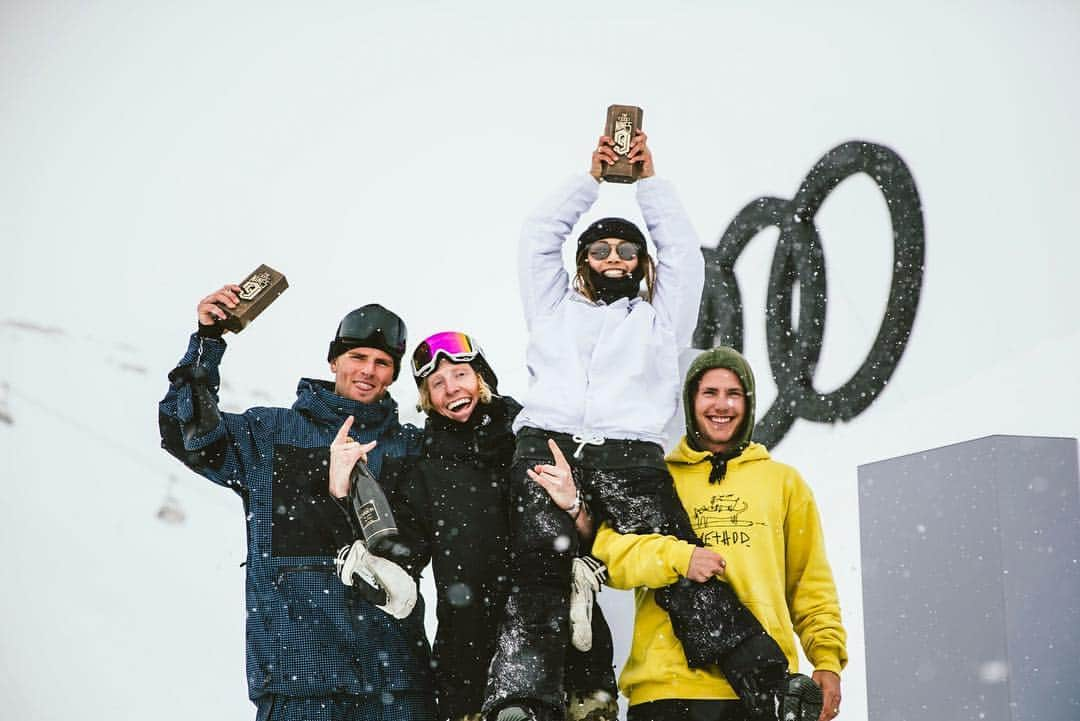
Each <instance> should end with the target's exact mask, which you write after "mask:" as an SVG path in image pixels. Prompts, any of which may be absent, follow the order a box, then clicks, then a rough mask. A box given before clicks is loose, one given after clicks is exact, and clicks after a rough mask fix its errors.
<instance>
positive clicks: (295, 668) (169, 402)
mask: <svg viewBox="0 0 1080 721" xmlns="http://www.w3.org/2000/svg"><path fill="white" fill-rule="evenodd" d="M224 352H225V343H224V341H222V340H220V339H213V338H203V337H200V336H199V335H198V334H196V335H193V336H192V337H191V342H190V344H189V346H188V350H187V353H186V354H185V355H184V357H183V359H182V360H181V361H180V364H179V366H178V367H177V369H176V370H174V371H173V372H172V373H171V374H170V379H171V380H172V385H171V387H170V388H169V392H168V394H167V395H166V396H165V398H164V400H162V402H161V404H160V406H159V425H160V429H161V439H162V446H163V447H164V448H165V449H166V450H167V451H168V452H169V453H171V454H173V455H174V456H176V457H177V458H178V459H180V460H181V461H182V462H183V463H184V464H185V465H187V466H188V467H189V468H191V469H192V470H194V471H196V472H197V473H200V474H201V475H203V476H205V477H206V478H208V479H210V480H211V481H213V482H214V483H217V484H220V485H222V486H225V487H228V488H231V489H232V490H233V491H235V492H236V493H237V494H238V495H239V496H240V497H241V499H242V500H243V503H244V511H245V514H246V516H247V543H248V549H247V551H248V552H247V563H246V574H247V579H246V581H247V583H246V589H247V590H246V598H247V677H248V693H249V696H250V697H251V698H252V700H256V701H257V700H258V699H260V698H262V697H264V696H266V695H267V694H282V695H286V696H290V697H323V696H333V695H341V694H375V695H379V694H382V693H383V692H390V693H398V692H421V693H424V694H426V695H427V697H428V698H429V702H428V706H429V707H430V706H431V701H430V698H431V696H432V694H431V690H432V686H433V683H432V675H431V670H430V668H429V649H428V644H427V640H426V637H425V635H424V627H423V619H424V609H423V604H422V603H418V604H417V607H416V609H415V610H414V611H413V613H412V615H411V616H409V617H408V618H407V619H404V620H402V621H397V620H395V619H394V618H392V617H391V616H389V615H387V614H386V613H384V612H383V611H380V610H379V609H377V608H375V607H374V606H372V605H370V604H369V603H368V602H367V601H365V600H363V599H362V598H360V597H359V595H356V594H354V592H353V591H352V589H351V588H349V587H347V586H345V585H343V584H342V583H341V582H340V581H339V580H338V579H337V577H336V575H335V573H334V563H333V559H334V555H335V552H336V551H337V549H338V548H339V547H341V546H343V545H345V544H346V543H350V542H351V541H352V540H353V537H354V533H353V531H352V530H351V528H350V523H349V521H348V519H347V517H346V515H345V514H344V513H343V512H342V510H341V507H340V506H338V505H337V504H336V503H335V502H334V501H333V499H331V498H330V495H329V493H328V492H327V475H326V473H327V467H328V463H329V457H330V449H329V447H330V443H331V441H332V440H333V438H334V435H335V434H336V433H337V431H338V429H339V428H340V426H341V424H342V423H343V422H344V420H345V418H346V417H347V416H349V415H352V416H354V418H355V422H354V424H353V426H352V429H351V431H350V435H351V436H352V437H353V438H354V439H355V440H357V441H358V442H360V443H365V442H367V441H371V440H377V441H378V445H376V446H375V448H374V450H372V451H371V452H370V453H369V454H368V464H369V466H370V467H371V470H372V473H374V474H375V475H376V477H379V478H382V479H386V478H387V477H390V476H394V475H396V474H397V473H400V470H401V466H402V464H403V461H404V459H405V458H407V457H410V456H415V455H417V454H418V453H419V450H420V433H419V430H418V429H416V428H414V427H412V426H407V425H406V426H403V425H401V424H400V423H399V422H398V417H397V404H396V403H395V402H394V400H393V399H392V398H390V397H389V395H387V396H385V397H383V398H382V399H381V400H380V401H379V402H378V403H373V404H365V403H360V402H358V401H353V400H349V399H347V398H342V397H341V396H338V395H336V394H335V393H334V392H333V385H332V384H330V383H328V382H325V381H318V380H310V379H306V378H305V379H302V380H301V381H300V383H299V386H298V388H297V399H296V402H295V403H294V404H293V407H292V408H290V409H286V408H251V409H249V410H247V411H245V412H244V413H221V414H220V420H219V422H218V423H217V424H216V426H214V427H212V429H210V430H209V431H208V432H205V433H204V434H203V435H192V433H193V432H194V429H197V428H199V427H200V426H199V423H198V421H199V420H200V418H199V417H198V416H197V413H198V410H197V409H198V407H199V406H198V404H197V396H196V393H195V388H194V386H193V383H192V382H191V376H192V372H193V371H196V366H198V368H201V369H202V371H205V372H207V373H208V374H209V377H208V381H209V387H210V390H211V391H212V393H213V400H214V401H215V402H216V400H217V389H218V386H219V385H220V376H219V373H218V365H219V364H220V362H221V358H222V356H223V354H224ZM429 710H430V711H431V714H430V715H433V713H434V710H433V709H429ZM427 717H428V716H427V715H425V714H419V715H416V716H413V717H412V718H417V719H420V718H427Z"/></svg>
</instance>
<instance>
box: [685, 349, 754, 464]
mask: <svg viewBox="0 0 1080 721" xmlns="http://www.w3.org/2000/svg"><path fill="white" fill-rule="evenodd" d="M745 419H746V393H745V392H744V391H743V387H742V384H741V383H740V382H739V377H738V376H737V375H735V374H734V373H733V372H732V371H729V370H728V369H727V368H713V369H711V370H708V371H706V372H705V373H704V374H702V376H701V380H700V381H698V387H697V393H695V394H694V425H696V426H697V431H698V440H699V442H700V443H701V446H702V447H703V448H704V449H705V450H707V451H711V452H713V453H722V452H724V451H726V450H728V449H729V448H730V446H731V441H732V438H734V437H735V435H736V433H737V432H738V430H739V427H740V426H741V425H742V423H743V421H744V420H745Z"/></svg>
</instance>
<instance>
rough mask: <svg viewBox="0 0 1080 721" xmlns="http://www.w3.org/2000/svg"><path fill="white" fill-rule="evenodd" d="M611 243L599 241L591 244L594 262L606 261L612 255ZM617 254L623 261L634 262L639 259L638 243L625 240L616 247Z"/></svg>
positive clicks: (590, 249)
mask: <svg viewBox="0 0 1080 721" xmlns="http://www.w3.org/2000/svg"><path fill="white" fill-rule="evenodd" d="M612 247H613V246H612V245H611V243H609V242H607V241H606V240H597V241H595V242H593V243H590V244H589V257H590V258H592V259H593V260H604V259H606V258H607V257H608V256H609V255H611V250H612ZM614 249H615V253H616V254H617V255H618V256H619V257H620V258H621V259H623V260H633V259H634V258H636V257H638V252H639V251H638V246H637V243H634V242H631V241H629V240H624V241H623V242H621V243H619V244H618V245H616V246H614Z"/></svg>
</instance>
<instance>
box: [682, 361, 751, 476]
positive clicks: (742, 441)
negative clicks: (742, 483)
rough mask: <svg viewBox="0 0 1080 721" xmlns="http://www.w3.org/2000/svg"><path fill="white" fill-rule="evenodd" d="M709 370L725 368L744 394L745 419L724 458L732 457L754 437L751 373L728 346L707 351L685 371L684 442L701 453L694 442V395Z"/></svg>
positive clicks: (700, 447) (746, 365) (696, 435)
mask: <svg viewBox="0 0 1080 721" xmlns="http://www.w3.org/2000/svg"><path fill="white" fill-rule="evenodd" d="M713 368H726V369H727V370H729V371H731V372H732V373H734V374H735V375H736V376H737V377H738V378H739V382H740V383H742V387H743V392H744V393H746V418H745V419H743V424H742V426H741V427H740V428H739V430H738V431H737V432H736V435H735V436H733V437H732V439H731V440H732V441H733V443H734V445H732V447H731V451H729V452H728V453H725V454H724V455H726V456H736V455H738V454H739V453H742V451H743V449H744V448H746V447H747V446H748V445H750V439H751V437H752V436H753V435H754V406H755V399H754V392H755V385H754V371H752V370H751V369H750V364H749V363H748V362H747V361H746V358H744V357H743V355H742V353H739V351H737V350H735V349H734V348H729V347H728V346H724V345H722V346H717V347H716V348H713V349H712V350H707V351H705V352H704V353H702V354H701V355H699V356H698V357H697V358H695V359H694V362H693V363H691V364H690V369H689V370H688V371H687V372H686V383H685V384H683V410H685V411H686V440H687V441H688V442H689V443H690V447H691V448H693V449H694V450H697V451H702V450H705V449H704V448H702V446H701V444H700V443H698V436H699V434H698V429H697V421H696V420H695V419H694V396H695V395H696V394H697V389H698V382H699V381H700V380H701V376H703V375H705V372H706V371H710V370H712V369H713Z"/></svg>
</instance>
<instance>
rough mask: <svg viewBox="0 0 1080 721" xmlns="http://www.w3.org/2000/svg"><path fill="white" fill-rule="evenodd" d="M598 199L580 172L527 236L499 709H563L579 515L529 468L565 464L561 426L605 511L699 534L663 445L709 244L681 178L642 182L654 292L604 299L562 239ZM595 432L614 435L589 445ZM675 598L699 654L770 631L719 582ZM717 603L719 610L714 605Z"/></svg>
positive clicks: (491, 689)
mask: <svg viewBox="0 0 1080 721" xmlns="http://www.w3.org/2000/svg"><path fill="white" fill-rule="evenodd" d="M596 197H597V183H596V182H595V181H594V180H593V179H592V178H591V177H584V178H581V179H575V180H574V181H573V182H572V183H568V184H567V185H566V186H564V187H563V188H562V189H560V191H559V192H558V193H557V194H556V195H555V196H554V197H553V199H552V200H550V201H549V202H548V203H546V204H545V205H544V206H542V207H541V209H540V210H539V211H538V212H537V213H536V214H535V215H534V216H532V217H531V218H530V219H529V220H528V221H527V222H526V225H525V228H524V231H523V233H522V242H521V258H520V269H521V279H520V280H521V288H522V298H523V302H524V305H525V316H526V320H527V322H528V325H529V329H530V342H529V351H528V363H529V371H530V379H531V383H532V385H531V387H530V390H529V394H528V396H527V398H526V402H525V408H524V409H523V410H522V412H521V413H520V414H519V415H518V417H517V420H515V422H514V429H515V430H517V431H518V445H517V450H516V452H515V457H514V465H513V469H512V470H511V473H510V478H511V483H512V484H513V485H512V490H513V493H514V498H513V501H512V503H511V509H512V513H513V516H512V520H511V529H512V533H513V537H512V543H513V552H514V566H513V568H512V575H513V578H514V581H515V589H516V590H515V591H514V593H512V594H511V596H510V598H509V600H508V602H507V611H506V616H505V617H504V620H503V626H502V628H501V629H500V641H499V646H498V649H497V651H496V656H495V658H494V659H493V660H492V667H491V674H490V675H489V679H488V689H487V698H486V700H485V704H484V710H485V712H491V711H493V710H496V709H499V708H502V707H505V706H510V705H516V704H526V705H529V706H532V707H534V709H536V710H538V711H540V713H541V714H542V715H553V714H554V715H558V713H559V712H560V711H561V709H562V699H563V694H562V689H563V678H562V663H561V659H562V653H563V652H564V651H563V649H564V648H565V646H566V642H567V639H568V634H569V623H568V620H567V613H568V599H567V589H568V587H569V579H570V567H571V560H572V558H573V556H574V555H575V554H576V552H577V550H578V549H577V542H578V539H577V534H576V533H575V532H574V527H573V522H572V520H571V519H570V517H569V516H568V515H567V514H566V513H565V512H564V511H562V510H561V509H559V508H558V507H557V506H556V505H555V504H554V503H553V502H552V501H551V499H550V498H549V497H548V496H547V494H546V493H544V492H543V489H542V488H539V487H538V486H537V484H536V483H534V482H533V481H532V480H531V479H529V478H528V476H527V475H526V473H525V471H526V469H528V468H529V467H530V466H532V465H533V464H536V463H552V462H553V459H552V458H551V454H550V451H549V450H548V448H547V439H548V438H549V437H550V438H554V439H555V440H556V442H557V443H559V445H560V448H561V449H562V450H563V453H564V454H565V455H566V457H567V458H568V459H569V460H570V462H571V465H572V467H573V469H574V478H575V482H576V483H577V486H578V488H579V489H581V491H582V493H583V494H584V496H585V498H586V499H587V500H588V502H589V503H590V506H591V507H592V509H593V511H594V517H595V518H596V520H597V522H601V521H610V522H611V523H612V524H613V525H614V526H615V528H616V529H618V531H619V532H621V533H625V534H635V533H642V534H648V533H662V534H669V535H672V536H674V537H675V538H678V539H682V540H683V541H684V542H687V543H695V542H697V538H696V536H695V535H694V532H693V529H692V527H691V525H690V520H689V518H688V517H687V516H686V513H685V511H684V510H683V509H682V507H681V506H680V504H679V502H678V498H677V497H676V496H675V491H674V487H673V485H672V481H671V477H670V475H669V474H668V471H667V468H666V466H665V465H664V456H663V449H662V447H661V445H660V443H661V442H662V440H663V436H664V434H663V429H664V426H665V425H666V424H667V423H668V421H669V420H670V419H671V417H672V416H673V415H674V413H675V410H676V408H677V400H678V395H679V368H678V353H679V350H680V349H681V348H683V347H686V346H688V345H689V342H690V338H691V334H692V331H693V328H694V325H695V323H696V315H697V310H698V306H699V303H700V299H701V290H702V286H703V283H704V262H703V260H702V255H701V249H700V247H699V245H698V241H697V236H696V235H695V233H694V231H693V228H692V227H691V225H690V222H689V220H688V219H687V217H686V214H685V212H684V211H683V209H682V206H681V204H680V203H679V201H678V198H677V196H676V195H675V192H674V190H673V189H672V187H671V186H670V185H669V184H668V183H666V182H664V181H661V180H658V179H656V178H649V179H646V180H643V181H639V183H638V185H637V198H638V202H639V204H640V206H641V210H642V215H643V217H644V219H645V223H646V226H647V227H648V230H649V233H650V235H651V236H652V238H653V242H654V243H655V244H656V247H657V271H656V284H655V292H654V297H653V301H652V303H649V302H646V301H644V300H642V299H640V298H633V299H625V298H624V299H620V300H617V301H615V302H613V303H611V304H610V305H608V304H605V303H593V302H591V301H589V300H588V299H586V298H585V297H583V296H582V295H581V294H579V293H577V292H576V291H574V290H573V288H572V287H571V285H570V278H569V275H568V274H567V272H566V271H565V270H564V269H563V265H562V252H561V249H562V246H563V243H564V242H565V240H566V238H567V236H568V235H569V234H570V231H571V229H572V228H573V227H574V225H575V223H576V222H577V220H578V218H579V217H580V216H581V214H582V213H584V212H585V211H586V210H587V209H588V208H589V207H590V206H591V205H592V203H593V202H594V201H595V200H596ZM575 436H576V437H575ZM582 439H592V440H595V441H602V443H600V444H599V445H594V444H591V445H583V444H581V442H580V441H581V440H582ZM578 450H580V452H581V455H580V456H579V457H575V455H574V454H575V451H578ZM666 598H667V600H668V601H669V602H670V607H671V608H672V613H673V614H675V615H676V617H677V618H678V619H679V620H680V623H681V627H682V628H683V629H691V630H690V631H687V632H685V633H684V634H683V636H682V637H683V638H684V640H686V642H687V643H688V644H691V645H692V646H693V647H694V648H695V649H696V662H697V663H698V664H699V665H704V664H709V663H713V664H715V663H717V662H719V661H720V658H721V656H723V655H724V654H726V653H727V652H728V651H730V650H731V649H732V648H734V647H736V646H738V645H739V644H740V643H741V642H742V641H743V640H744V639H746V638H748V637H750V636H751V635H755V634H761V633H762V631H761V628H760V625H759V624H758V623H757V621H756V620H755V619H754V617H753V616H752V615H751V614H750V612H749V611H747V610H746V609H745V608H744V607H743V606H742V605H741V604H740V603H739V602H738V599H737V598H735V596H734V594H733V593H732V592H731V590H730V589H729V588H728V587H727V586H725V585H723V584H721V583H720V582H718V581H714V582H711V583H707V584H690V583H684V584H678V585H675V586H672V588H671V589H670V590H669V591H668V592H667V596H666ZM703 608H708V609H710V614H709V615H707V616H703V615H702V614H701V613H700V609H703ZM688 647H689V646H688ZM777 655H779V652H777Z"/></svg>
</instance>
